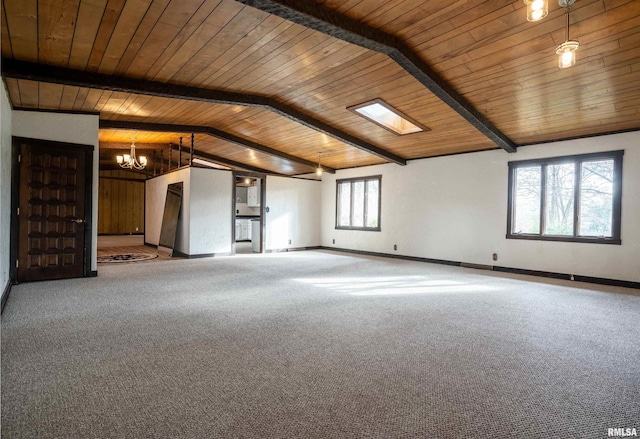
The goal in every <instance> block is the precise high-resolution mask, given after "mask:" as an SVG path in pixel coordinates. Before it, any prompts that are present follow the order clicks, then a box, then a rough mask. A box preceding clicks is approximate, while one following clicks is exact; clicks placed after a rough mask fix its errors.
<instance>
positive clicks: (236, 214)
mask: <svg viewBox="0 0 640 439" xmlns="http://www.w3.org/2000/svg"><path fill="white" fill-rule="evenodd" d="M233 177H234V178H233V197H232V198H233V215H232V227H231V230H232V241H233V245H232V247H233V254H234V255H235V254H254V253H263V252H264V211H265V209H264V202H265V193H266V187H265V182H266V176H265V175H264V174H259V173H255V172H234V173H233Z"/></svg>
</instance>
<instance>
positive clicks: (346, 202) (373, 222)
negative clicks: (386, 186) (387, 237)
mask: <svg viewBox="0 0 640 439" xmlns="http://www.w3.org/2000/svg"><path fill="white" fill-rule="evenodd" d="M381 179H382V177H381V176H380V175H376V176H372V177H361V178H348V179H343V180H338V181H337V182H336V229H347V230H370V231H380V184H381Z"/></svg>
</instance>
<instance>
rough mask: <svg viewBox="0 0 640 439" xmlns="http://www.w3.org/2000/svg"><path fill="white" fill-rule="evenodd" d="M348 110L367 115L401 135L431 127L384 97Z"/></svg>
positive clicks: (374, 121)
mask: <svg viewBox="0 0 640 439" xmlns="http://www.w3.org/2000/svg"><path fill="white" fill-rule="evenodd" d="M347 110H351V111H353V112H354V113H356V114H358V115H360V116H362V117H366V118H367V119H369V120H370V121H371V122H373V123H375V124H377V125H380V126H381V127H382V128H385V129H387V130H390V131H391V132H394V133H396V134H399V135H404V134H412V133H419V132H421V131H429V128H427V127H425V126H423V125H421V124H419V123H418V122H416V121H415V120H413V119H411V118H409V117H408V116H405V115H404V114H402V113H401V112H399V111H398V110H396V109H395V108H393V107H392V106H391V105H389V104H387V103H386V102H384V101H383V100H382V99H375V100H373V101H370V102H365V103H364V104H360V105H354V106H352V107H348V108H347Z"/></svg>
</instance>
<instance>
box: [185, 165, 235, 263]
mask: <svg viewBox="0 0 640 439" xmlns="http://www.w3.org/2000/svg"><path fill="white" fill-rule="evenodd" d="M234 184H235V183H234V178H233V174H232V173H231V172H230V171H223V170H216V169H204V168H191V197H190V199H189V203H190V210H191V224H190V229H191V230H190V241H189V254H191V255H205V254H212V253H213V254H221V253H222V254H225V253H231V251H232V247H231V245H232V240H231V233H232V230H231V224H232V218H233V217H234V214H233V201H232V200H233V198H232V195H233V194H232V192H233V185H234Z"/></svg>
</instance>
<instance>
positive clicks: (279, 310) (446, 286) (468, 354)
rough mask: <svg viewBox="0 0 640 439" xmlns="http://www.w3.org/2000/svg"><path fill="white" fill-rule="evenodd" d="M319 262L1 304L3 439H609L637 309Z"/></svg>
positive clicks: (367, 260)
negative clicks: (3, 308)
mask: <svg viewBox="0 0 640 439" xmlns="http://www.w3.org/2000/svg"><path fill="white" fill-rule="evenodd" d="M539 280H540V279H534V278H527V277H522V276H516V275H512V276H506V275H500V274H497V273H492V272H484V271H477V270H471V269H465V268H458V267H448V266H440V265H432V264H425V263H419V262H411V261H401V260H392V259H384V258H375V257H363V256H356V255H348V254H339V253H332V252H328V251H307V252H296V253H281V254H268V255H259V256H255V255H254V256H246V257H243V256H235V257H223V258H210V259H193V260H177V261H157V262H153V263H131V264H112V265H108V264H105V265H101V266H100V267H99V276H98V277H97V278H86V279H70V280H61V281H54V282H36V283H31V284H21V285H17V286H15V287H14V288H13V289H12V292H11V296H10V297H9V300H8V303H7V305H6V308H5V311H4V313H3V315H2V419H1V421H2V437H3V438H5V439H8V438H416V437H424V438H511V437H526V438H560V437H561V438H605V437H607V429H608V428H619V427H627V428H634V427H635V428H640V416H639V414H640V398H639V397H638V395H640V361H639V360H638V359H639V358H640V343H639V342H638V340H640V325H638V322H639V321H640V295H638V291H637V290H627V289H623V288H606V287H602V286H593V285H587V284H579V283H575V282H574V283H571V282H540V281H539Z"/></svg>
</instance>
